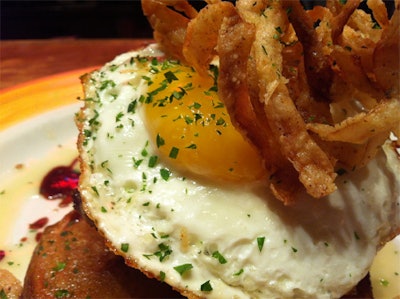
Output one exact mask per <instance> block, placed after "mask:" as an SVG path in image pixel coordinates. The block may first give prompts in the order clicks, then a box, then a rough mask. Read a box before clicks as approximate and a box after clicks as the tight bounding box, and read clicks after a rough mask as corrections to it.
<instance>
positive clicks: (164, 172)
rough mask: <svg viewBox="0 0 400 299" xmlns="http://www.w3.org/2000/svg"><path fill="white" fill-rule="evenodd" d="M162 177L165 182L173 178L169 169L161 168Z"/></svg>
mask: <svg viewBox="0 0 400 299" xmlns="http://www.w3.org/2000/svg"><path fill="white" fill-rule="evenodd" d="M160 175H161V177H162V179H163V180H164V181H168V179H169V177H170V176H171V171H169V170H168V169H167V168H161V169H160Z"/></svg>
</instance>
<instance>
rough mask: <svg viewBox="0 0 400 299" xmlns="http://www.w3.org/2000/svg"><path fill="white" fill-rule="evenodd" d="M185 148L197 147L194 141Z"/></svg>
mask: <svg viewBox="0 0 400 299" xmlns="http://www.w3.org/2000/svg"><path fill="white" fill-rule="evenodd" d="M186 148H189V149H196V148H197V145H196V144H194V143H192V144H191V145H188V146H187V147H186Z"/></svg>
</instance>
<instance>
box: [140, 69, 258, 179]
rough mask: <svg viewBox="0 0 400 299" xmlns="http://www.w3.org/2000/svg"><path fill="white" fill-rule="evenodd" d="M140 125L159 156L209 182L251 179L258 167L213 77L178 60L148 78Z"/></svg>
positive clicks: (256, 158) (256, 160) (252, 152)
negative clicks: (144, 128) (144, 129)
mask: <svg viewBox="0 0 400 299" xmlns="http://www.w3.org/2000/svg"><path fill="white" fill-rule="evenodd" d="M146 102H147V103H146V104H145V105H144V106H145V117H146V126H147V129H148V131H149V133H150V136H151V138H152V144H153V145H154V146H155V147H156V148H157V150H158V152H159V154H160V157H161V158H162V159H167V160H168V162H169V164H170V165H173V167H178V168H179V169H180V170H183V171H186V172H190V173H193V174H196V175H200V176H203V177H206V178H210V179H212V180H217V181H221V180H229V181H251V180H256V179H258V178H260V177H261V176H262V175H263V173H264V171H263V168H262V161H261V157H260V155H259V154H258V152H257V150H256V149H254V148H253V146H252V145H251V144H250V143H249V142H247V141H246V140H245V139H244V138H243V137H242V135H241V134H240V133H239V132H238V131H237V130H236V129H235V128H234V127H233V125H232V123H231V121H230V118H229V115H228V113H227V110H226V108H225V106H224V104H223V103H222V102H221V101H220V100H219V98H218V95H217V91H216V83H215V80H214V76H212V74H211V72H210V76H208V77H201V76H199V75H198V74H197V73H196V72H195V71H194V70H193V69H192V68H190V67H186V66H182V65H179V64H176V65H173V66H170V67H168V68H166V69H165V70H162V71H159V72H157V73H156V74H154V75H153V76H152V77H151V80H149V87H148V94H147V101H146Z"/></svg>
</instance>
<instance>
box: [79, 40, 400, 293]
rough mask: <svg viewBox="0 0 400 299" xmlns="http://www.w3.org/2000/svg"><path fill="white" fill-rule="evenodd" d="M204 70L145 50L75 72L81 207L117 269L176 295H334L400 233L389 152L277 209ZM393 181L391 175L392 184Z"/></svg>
mask: <svg viewBox="0 0 400 299" xmlns="http://www.w3.org/2000/svg"><path fill="white" fill-rule="evenodd" d="M216 78H217V68H216V67H211V69H210V75H209V77H207V78H202V77H200V76H199V75H198V74H197V73H196V72H195V71H194V70H193V69H192V68H190V67H186V66H183V65H181V64H180V63H179V62H177V61H172V60H164V59H162V53H160V52H159V50H158V49H157V47H156V46H154V45H152V46H150V47H148V48H145V49H142V50H140V51H136V52H131V53H126V54H122V55H120V56H118V57H117V58H115V59H114V60H113V61H112V62H110V63H108V64H106V65H105V66H104V67H103V68H101V69H100V70H98V71H96V72H93V73H92V74H89V75H88V76H87V77H86V78H85V79H84V88H85V104H84V107H83V109H82V110H81V111H80V113H79V114H78V115H77V124H78V127H79V129H80V137H79V142H78V146H79V150H80V156H81V163H82V175H81V180H80V192H81V195H82V198H83V204H84V208H85V210H86V212H87V214H88V215H89V217H90V218H92V219H93V220H94V222H95V224H96V226H97V227H98V229H99V231H100V233H101V234H103V235H104V236H105V238H106V239H107V240H108V243H109V245H110V246H111V247H113V248H114V249H115V251H116V252H117V253H118V254H120V255H122V256H124V257H125V259H126V261H127V263H128V264H130V265H131V266H133V267H137V268H139V269H141V270H142V271H143V272H145V273H147V274H148V275H150V276H153V277H156V278H158V279H160V280H161V281H165V282H167V283H168V284H170V285H172V286H173V287H174V288H176V289H178V290H180V291H181V292H182V293H183V294H185V295H187V296H198V297H208V298H292V297H295V298H335V297H339V296H341V295H343V294H345V293H346V292H347V291H349V290H350V289H351V288H352V287H353V286H354V285H356V284H357V282H358V281H359V280H361V279H362V278H363V277H364V276H365V275H366V274H367V272H368V269H369V267H370V265H371V263H372V260H373V258H374V256H375V254H376V252H377V249H378V248H379V247H380V246H381V245H382V242H386V241H387V240H388V239H389V238H390V237H392V236H393V234H394V231H396V230H398V228H399V226H400V225H399V222H400V221H399V189H400V186H399V179H398V174H399V163H398V160H397V157H396V156H395V153H394V151H393V150H392V149H391V148H390V146H387V147H386V149H385V152H384V151H381V152H380V153H379V155H378V157H377V158H376V159H375V160H374V161H372V162H371V163H370V164H369V165H368V167H367V168H365V169H363V170H360V171H357V172H354V173H347V174H343V175H341V176H340V177H339V178H338V180H337V185H338V191H336V192H335V193H333V194H332V195H330V196H329V197H328V198H325V199H320V200H316V199H312V198H309V197H308V196H307V195H305V194H303V195H299V196H300V199H299V200H298V201H297V202H296V204H294V205H293V206H284V205H282V204H281V202H279V201H278V200H277V199H275V198H274V197H273V196H272V195H271V193H270V192H269V189H268V178H266V177H265V176H264V171H263V169H262V167H261V165H262V161H261V158H260V156H259V155H258V153H257V150H255V149H254V148H253V147H252V146H251V145H250V144H249V143H248V142H246V141H245V140H244V139H243V138H242V136H241V135H240V134H239V133H238V132H237V131H236V130H235V129H234V127H233V126H232V124H231V122H230V119H229V115H228V114H227V111H226V109H225V107H224V104H223V103H222V102H221V101H220V100H219V99H218V96H217V90H216V87H217V85H216ZM396 175H397V178H396Z"/></svg>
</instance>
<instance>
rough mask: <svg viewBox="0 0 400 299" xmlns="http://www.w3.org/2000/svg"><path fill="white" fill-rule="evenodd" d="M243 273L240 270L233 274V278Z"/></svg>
mask: <svg viewBox="0 0 400 299" xmlns="http://www.w3.org/2000/svg"><path fill="white" fill-rule="evenodd" d="M243 272H244V270H243V268H242V269H240V270H239V271H237V272H236V273H233V276H239V275H240V274H242V273H243Z"/></svg>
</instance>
